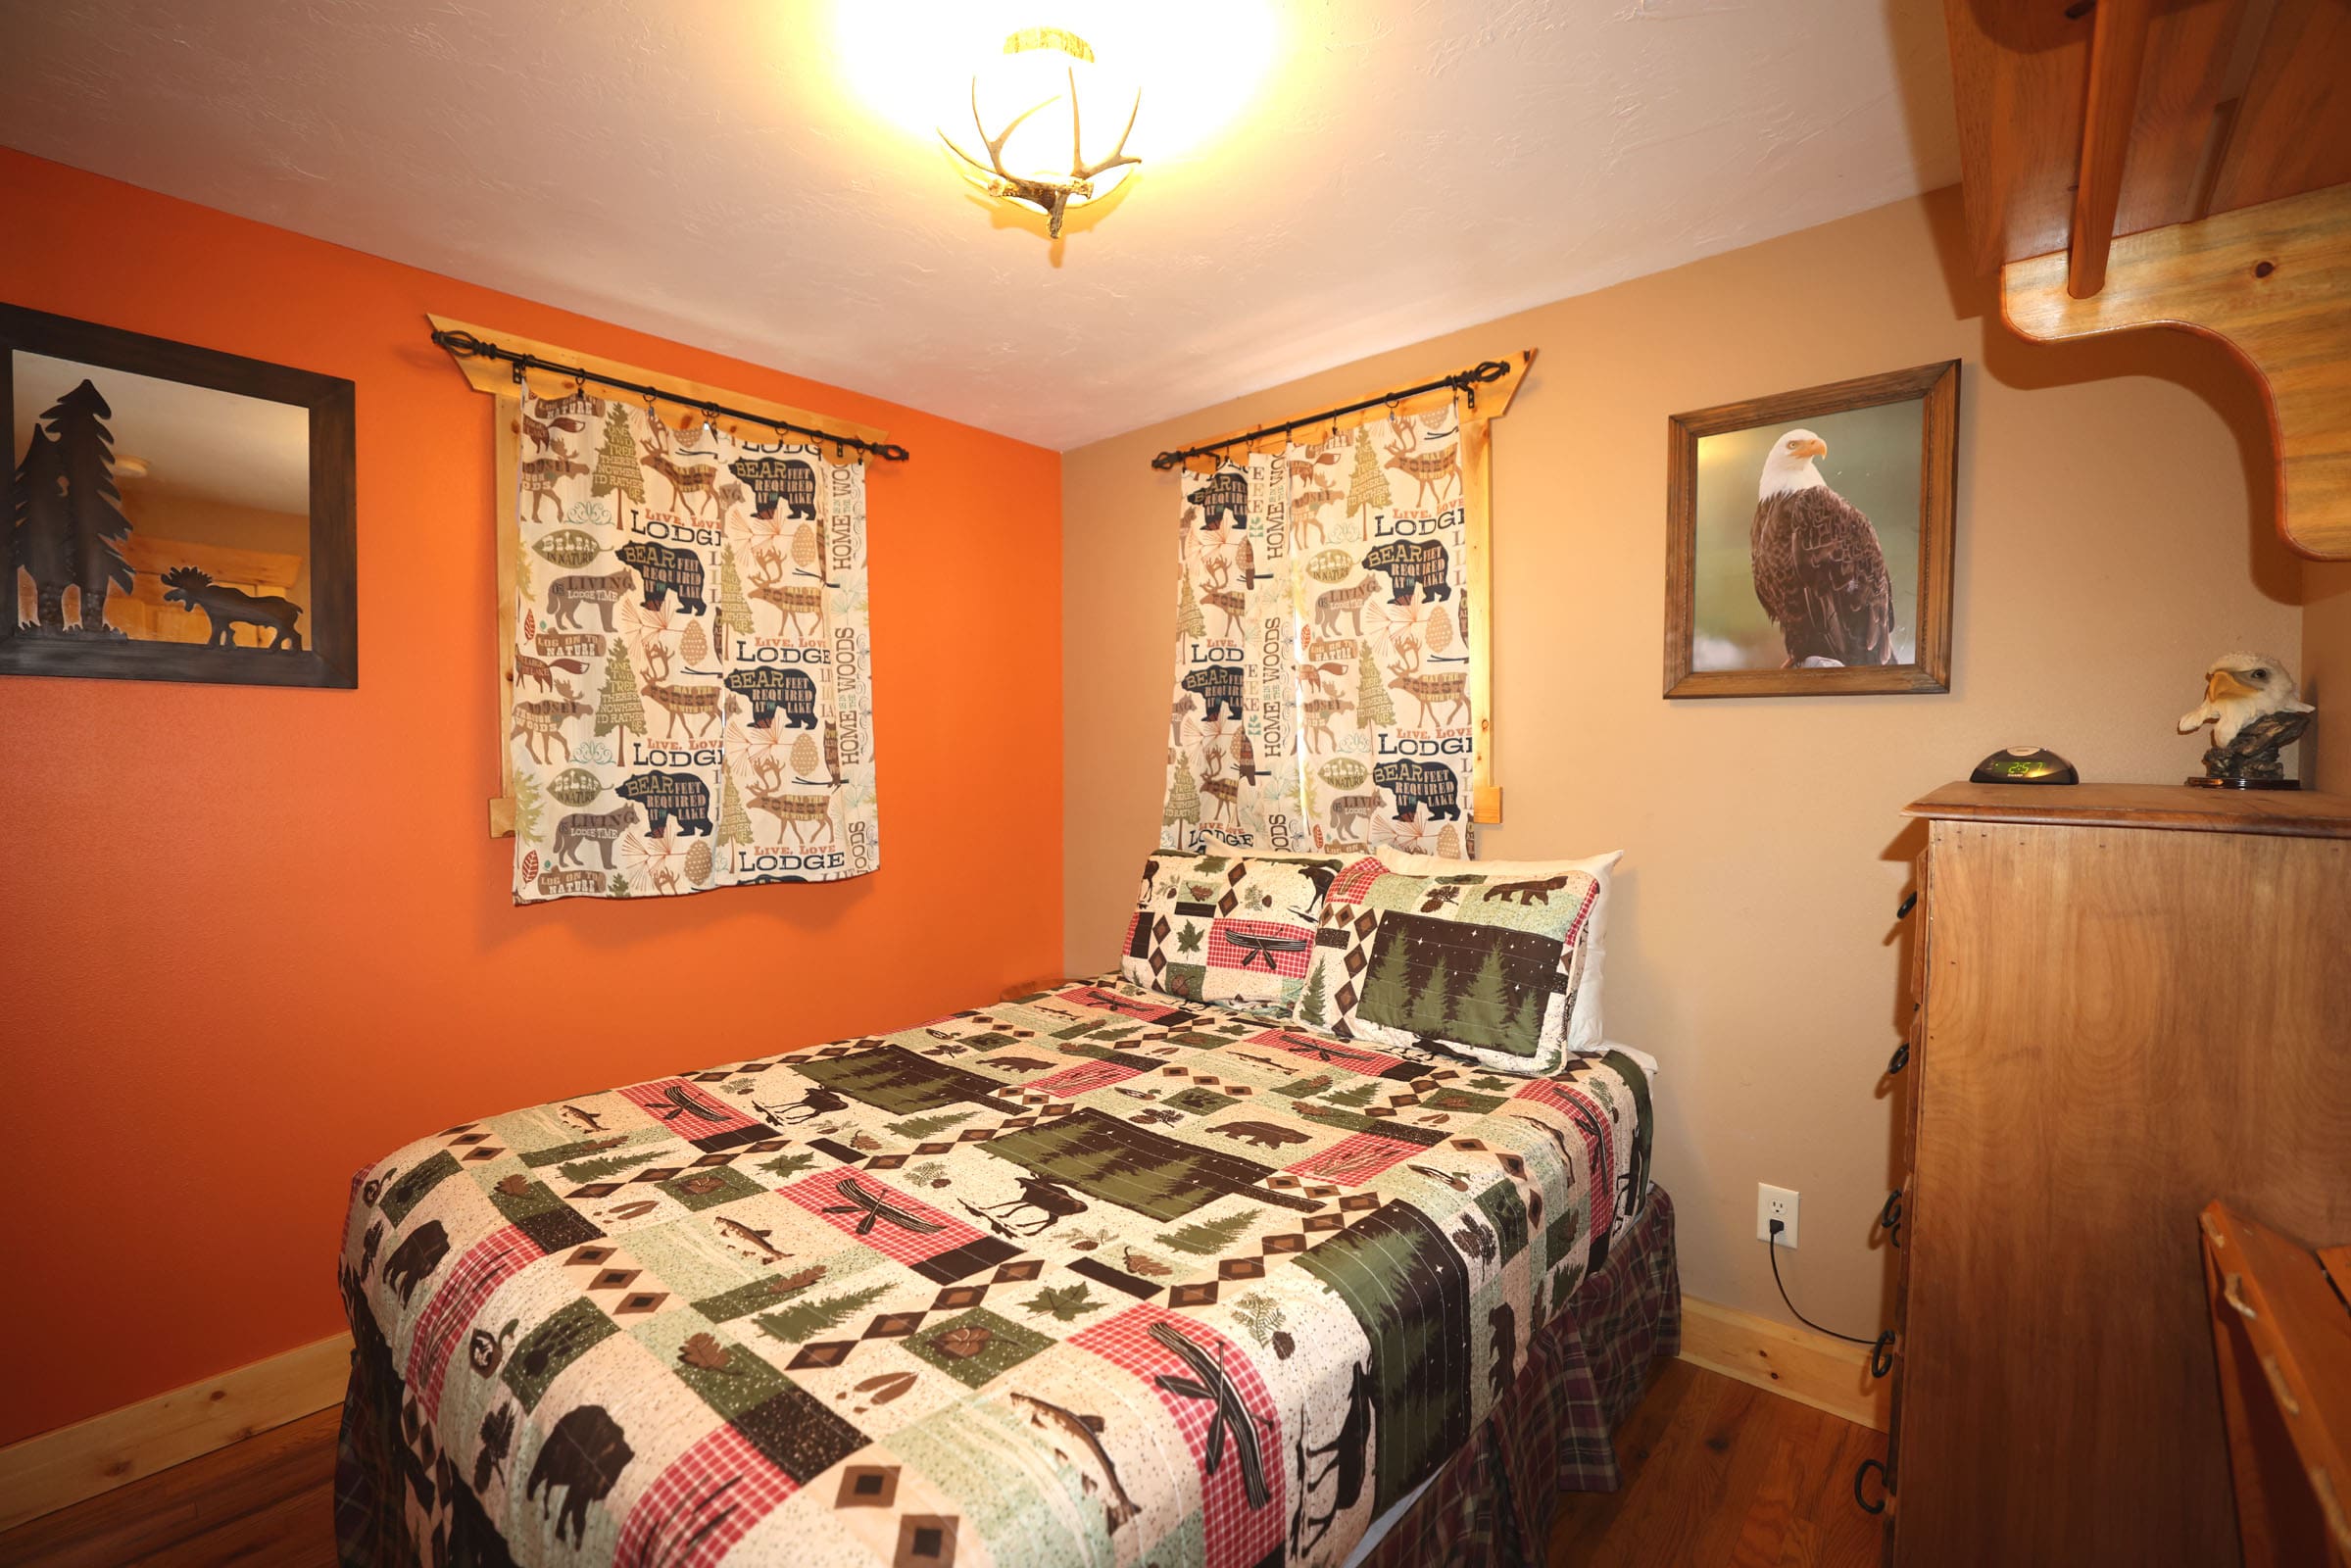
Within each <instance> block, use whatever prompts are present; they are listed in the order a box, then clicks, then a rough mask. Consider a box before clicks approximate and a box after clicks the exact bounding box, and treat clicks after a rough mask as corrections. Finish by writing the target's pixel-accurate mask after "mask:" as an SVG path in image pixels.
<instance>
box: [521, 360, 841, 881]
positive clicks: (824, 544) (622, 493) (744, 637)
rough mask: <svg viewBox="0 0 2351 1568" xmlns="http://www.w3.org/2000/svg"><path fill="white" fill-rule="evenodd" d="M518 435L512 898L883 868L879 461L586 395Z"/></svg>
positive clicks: (524, 413)
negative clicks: (876, 617)
mask: <svg viewBox="0 0 2351 1568" xmlns="http://www.w3.org/2000/svg"><path fill="white" fill-rule="evenodd" d="M521 433H522V437H523V445H522V455H521V461H520V463H519V465H518V475H517V478H518V486H517V493H516V496H515V506H516V509H517V518H518V523H519V549H518V552H517V554H516V557H515V569H514V583H515V594H516V599H515V605H514V705H513V714H512V724H511V727H510V732H509V735H508V750H509V755H510V758H511V760H512V762H513V764H514V902H515V903H517V904H530V903H537V902H540V901H542V900H547V899H562V898H583V897H592V898H628V897H644V896H648V895H651V896H663V895H670V894H684V893H699V892H701V891H703V890H705V889H707V888H713V887H728V886H736V885H741V884H745V883H753V882H828V881H835V880H838V879H840V878H843V877H851V876H859V875H862V874H863V873H865V872H867V871H870V870H872V869H874V867H875V866H876V865H878V864H879V863H880V856H881V846H880V840H879V835H878V831H877V824H876V819H875V805H874V772H873V704H872V693H871V688H870V686H869V684H868V672H869V671H870V669H871V667H872V648H871V645H870V639H869V636H868V633H867V629H866V613H865V471H864V469H863V467H862V466H859V465H858V464H857V463H856V462H852V461H848V460H846V459H845V458H844V457H842V455H840V454H839V453H835V452H832V451H829V450H827V449H825V448H823V447H821V446H817V445H812V444H810V445H777V446H754V445H751V444H749V443H746V442H744V441H741V440H738V439H736V438H735V437H734V436H732V435H729V434H727V433H726V432H724V431H722V430H719V429H717V428H714V427H709V426H705V427H700V428H697V429H695V430H692V431H679V430H676V429H674V428H672V427H671V426H670V425H668V424H667V423H665V422H664V421H663V420H661V419H660V418H657V417H654V415H653V414H652V412H650V411H649V410H647V409H646V408H644V407H643V406H641V405H637V404H631V403H626V402H620V401H614V400H610V399H605V398H600V397H593V396H589V395H587V394H586V393H579V394H575V395H573V396H570V397H565V398H558V399H549V398H540V397H537V396H533V395H530V394H529V393H528V392H525V394H524V395H523V397H522V399H521Z"/></svg>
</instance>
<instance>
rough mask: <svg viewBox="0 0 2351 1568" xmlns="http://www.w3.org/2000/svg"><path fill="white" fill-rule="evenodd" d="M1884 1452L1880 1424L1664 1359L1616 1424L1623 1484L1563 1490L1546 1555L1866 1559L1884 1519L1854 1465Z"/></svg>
mask: <svg viewBox="0 0 2351 1568" xmlns="http://www.w3.org/2000/svg"><path fill="white" fill-rule="evenodd" d="M1884 1457H1886V1435H1885V1434H1884V1433H1882V1432H1873V1431H1871V1430H1870V1429H1869V1428H1867V1427H1864V1426H1856V1425H1855V1424H1854V1423H1852V1422H1850V1421H1847V1420H1844V1419H1843V1418H1841V1417H1839V1416H1834V1415H1831V1414H1829V1413H1828V1412H1827V1411H1825V1410H1815V1409H1813V1408H1812V1407H1811V1406H1810V1405H1806V1404H1798V1403H1796V1402H1795V1401H1794V1400H1793V1399H1784V1398H1782V1397H1780V1396H1778V1395H1776V1394H1772V1393H1769V1392H1767V1391H1765V1390H1762V1389H1758V1388H1755V1387H1753V1386H1752V1385H1750V1384H1745V1383H1740V1382H1738V1381H1736V1380H1734V1379H1731V1378H1727V1377H1724V1376H1723V1375H1722V1374H1721V1373H1719V1372H1708V1371H1706V1370H1704V1369H1703V1368H1701V1367H1696V1366H1692V1365H1691V1364H1690V1363H1689V1362H1688V1361H1661V1362H1659V1363H1658V1364H1657V1369H1656V1371H1655V1372H1654V1373H1652V1374H1651V1376H1650V1378H1649V1389H1648V1392H1647V1393H1646V1394H1644V1395H1643V1396H1641V1403H1640V1404H1639V1405H1638V1406H1636V1407H1635V1408H1634V1411H1633V1414H1632V1417H1631V1418H1630V1419H1629V1420H1627V1421H1626V1422H1625V1424H1624V1425H1623V1426H1622V1427H1620V1428H1619V1429H1618V1430H1617V1434H1616V1461H1617V1464H1618V1465H1619V1466H1620V1467H1621V1468H1622V1469H1623V1471H1624V1474H1625V1484H1624V1485H1623V1486H1622V1487H1620V1488H1619V1489H1617V1490H1616V1491H1615V1492H1584V1493H1576V1494H1574V1495H1570V1496H1567V1497H1563V1498H1561V1499H1560V1502H1559V1512H1558V1515H1557V1517H1555V1518H1554V1519H1553V1520H1552V1523H1551V1550H1550V1568H1651V1565H1655V1568H1668V1565H1679V1564H1685V1563H1688V1564H1704V1565H1706V1568H1716V1565H1722V1568H1766V1565H1769V1568H1870V1565H1874V1564H1876V1563H1877V1562H1878V1561H1879V1560H1880V1553H1881V1541H1882V1536H1881V1534H1880V1523H1879V1520H1878V1519H1877V1518H1876V1517H1874V1516H1872V1515H1870V1514H1866V1513H1863V1512H1862V1511H1861V1509H1860V1507H1859V1506H1857V1505H1856V1504H1855V1503H1854V1501H1853V1470H1854V1467H1855V1466H1857V1465H1859V1464H1860V1463H1861V1461H1862V1460H1864V1459H1870V1458H1878V1459H1883V1458H1884Z"/></svg>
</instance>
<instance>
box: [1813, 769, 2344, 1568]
mask: <svg viewBox="0 0 2351 1568" xmlns="http://www.w3.org/2000/svg"><path fill="white" fill-rule="evenodd" d="M1909 814H1910V815H1913V816H1918V817H1924V818H1926V819H1927V822H1928V829H1929V831H1928V850H1927V859H1926V864H1925V866H1924V868H1923V871H1922V876H1921V881H1920V886H1921V888H1922V889H1923V890H1924V897H1923V899H1922V900H1921V903H1920V907H1919V908H1918V910H1917V911H1916V912H1915V913H1914V915H1913V916H1912V917H1913V919H1916V920H1918V921H1919V922H1920V926H1919V929H1918V931H1917V932H1916V933H1915V934H1914V937H1913V941H1914V953H1915V956H1916V962H1917V969H1916V986H1915V990H1914V995H1915V997H1916V999H1917V1000H1918V1001H1919V1003H1920V1005H1921V1007H1922V1009H1923V1010H1922V1012H1921V1014H1920V1017H1919V1021H1918V1024H1917V1026H1916V1027H1915V1028H1914V1031H1913V1033H1912V1036H1911V1049H1910V1052H1909V1054H1908V1059H1907V1063H1906V1065H1904V1066H1903V1067H1902V1069H1901V1071H1900V1072H1899V1074H1898V1075H1897V1077H1896V1079H1895V1083H1896V1084H1897V1086H1899V1087H1900V1088H1901V1089H1902V1090H1903V1091H1904V1093H1905V1094H1906V1096H1907V1098H1908V1103H1909V1115H1908V1116H1907V1117H1906V1118H1905V1125H1906V1128H1907V1131H1906V1134H1905V1139H1906V1142H1905V1150H1906V1153H1907V1158H1906V1160H1905V1162H1904V1163H1905V1165H1906V1167H1907V1174H1906V1176H1905V1179H1904V1182H1903V1186H1902V1188H1901V1189H1900V1193H1899V1197H1898V1212H1896V1211H1895V1205H1894V1204H1890V1203H1889V1210H1888V1217H1889V1219H1891V1220H1892V1221H1893V1222H1894V1223H1892V1224H1891V1225H1889V1227H1888V1228H1889V1230H1890V1231H1891V1233H1892V1240H1894V1241H1895V1243H1896V1244H1897V1245H1898V1246H1899V1248H1900V1252H1899V1257H1900V1259H1901V1262H1900V1276H1901V1286H1900V1291H1899V1305H1898V1307H1897V1311H1896V1318H1895V1332H1896V1336H1897V1338H1896V1340H1895V1343H1894V1346H1893V1348H1892V1353H1891V1354H1890V1356H1884V1357H1882V1358H1881V1360H1882V1364H1885V1363H1887V1362H1890V1369H1889V1371H1888V1373H1887V1375H1888V1376H1891V1377H1892V1378H1894V1379H1895V1380H1896V1382H1895V1386H1894V1400H1893V1433H1892V1437H1891V1440H1890V1443H1889V1445H1888V1454H1887V1460H1886V1476H1885V1477H1884V1478H1883V1480H1884V1482H1885V1485H1886V1492H1887V1494H1888V1501H1887V1506H1886V1517H1887V1521H1888V1531H1889V1535H1888V1541H1887V1545H1888V1554H1889V1557H1890V1560H1891V1561H1893V1562H1894V1563H1896V1564H1898V1565H1901V1568H1923V1565H1929V1564H1952V1565H1966V1568H1980V1565H1984V1564H1991V1563H2017V1564H2025V1563H2079V1564H2085V1565H2087V1564H2106V1563H2115V1564H2130V1565H2131V1568H2155V1565H2162V1564H2180V1565H2181V1568H2211V1565H2214V1564H2231V1563H2235V1562H2237V1561H2238V1560H2239V1559H2238V1550H2237V1532H2236V1518H2235V1511H2234V1505H2233V1502H2232V1500H2231V1495H2230V1488H2229V1448H2228V1440H2227V1436H2226V1434H2225V1432H2224V1427H2223V1420H2222V1411H2221V1393H2220V1383H2219V1374H2218V1371H2217V1368H2216V1365H2215V1361H2214V1353H2213V1338H2212V1330H2211V1318H2210V1315H2209V1312H2208V1309H2207V1306H2206V1302H2205V1298H2204V1278H2203V1271H2202V1267H2201V1264H2200V1260H2199V1259H2200V1254H2199V1234H2198V1230H2197V1218H2196V1216H2197V1212H2198V1210H2200V1209H2201V1208H2202V1207H2203V1205H2204V1204H2205V1203H2206V1202H2207V1201H2211V1200H2212V1199H2214V1198H2216V1197H2217V1198H2220V1199H2222V1200H2224V1201H2227V1202H2228V1203H2229V1204H2230V1205H2231V1206H2232V1207H2235V1208H2237V1209H2238V1210H2239V1211H2241V1212H2245V1213H2250V1214H2256V1215H2259V1216H2260V1217H2261V1218H2262V1219H2263V1220H2265V1221H2266V1222H2268V1223H2269V1224H2271V1225H2274V1226H2276V1227H2277V1228H2278V1229H2279V1230H2281V1231H2283V1232H2286V1233H2287V1234H2289V1235H2295V1236H2301V1237H2305V1238H2336V1237H2341V1236H2344V1235H2346V1234H2351V799H2346V798H2341V797H2329V796H2319V795H2304V794H2285V793H2265V794H2250V793H2247V794H2239V793H2235V792H2228V793H2223V792H2219V791H2205V790H2196V789H2188V788H2185V787H2180V786H2170V787H2167V786H2159V785H2078V786H2074V787H2071V788H2066V787H2031V786H2021V785H1976V784H1954V785H1950V786H1947V787H1945V788H1943V789H1940V790H1937V791H1935V793H1934V794H1932V795H1930V796H1928V797H1927V798H1926V799H1924V800H1922V801H1919V802H1918V803H1916V804H1915V805H1913V806H1911V807H1910V808H1909ZM1878 1480H1879V1478H1874V1477H1871V1478H1857V1486H1858V1487H1860V1488H1861V1489H1862V1490H1863V1492H1864V1493H1865V1494H1866V1495H1869V1496H1870V1497H1871V1500H1875V1495H1876V1492H1877V1486H1878Z"/></svg>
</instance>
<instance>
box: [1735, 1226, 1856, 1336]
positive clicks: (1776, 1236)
mask: <svg viewBox="0 0 2351 1568" xmlns="http://www.w3.org/2000/svg"><path fill="white" fill-rule="evenodd" d="M1786 1229H1788V1224H1787V1222H1786V1221H1785V1220H1777V1219H1776V1220H1773V1221H1772V1234H1771V1238H1770V1240H1768V1241H1767V1242H1766V1243H1765V1244H1764V1245H1765V1246H1767V1247H1769V1248H1770V1249H1771V1250H1772V1283H1773V1284H1774V1285H1779V1286H1780V1299H1781V1300H1783V1301H1788V1287H1787V1286H1786V1285H1783V1284H1781V1282H1780V1233H1781V1232H1782V1231H1784V1230H1786ZM1788 1310H1789V1311H1790V1312H1795V1318H1796V1321H1797V1322H1798V1323H1801V1324H1803V1325H1804V1326H1805V1327H1806V1328H1808V1329H1810V1330H1812V1331H1813V1332H1814V1333H1815V1334H1826V1335H1828V1336H1829V1338H1831V1339H1833V1340H1842V1341H1844V1342H1845V1343H1846V1344H1847V1345H1867V1346H1872V1347H1875V1346H1877V1345H1879V1344H1881V1343H1883V1340H1884V1336H1880V1338H1879V1339H1876V1340H1863V1339H1856V1338H1855V1337H1854V1336H1852V1335H1850V1334H1839V1333H1837V1331H1836V1330H1835V1329H1825V1328H1822V1327H1821V1326H1820V1325H1819V1324H1818V1323H1815V1322H1813V1321H1812V1319H1810V1318H1808V1317H1806V1316H1805V1315H1804V1314H1803V1313H1801V1312H1796V1303H1795V1302H1793V1301H1788Z"/></svg>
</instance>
